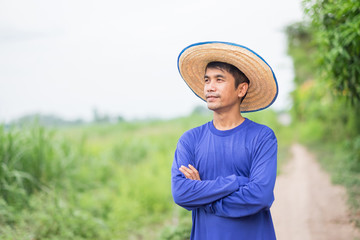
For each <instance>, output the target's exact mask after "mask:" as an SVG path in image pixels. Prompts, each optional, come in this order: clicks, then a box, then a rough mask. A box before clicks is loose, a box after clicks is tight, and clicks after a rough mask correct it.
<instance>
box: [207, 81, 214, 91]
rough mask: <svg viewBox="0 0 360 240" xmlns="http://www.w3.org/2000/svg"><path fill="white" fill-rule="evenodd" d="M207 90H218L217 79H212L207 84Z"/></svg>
mask: <svg viewBox="0 0 360 240" xmlns="http://www.w3.org/2000/svg"><path fill="white" fill-rule="evenodd" d="M205 88H206V91H207V92H214V91H215V90H216V87H215V81H210V82H209V83H208V84H206V85H205Z"/></svg>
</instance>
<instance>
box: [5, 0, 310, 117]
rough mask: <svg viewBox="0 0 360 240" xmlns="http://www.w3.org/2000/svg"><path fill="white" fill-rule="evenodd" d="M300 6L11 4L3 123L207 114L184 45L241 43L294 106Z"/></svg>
mask: <svg viewBox="0 0 360 240" xmlns="http://www.w3.org/2000/svg"><path fill="white" fill-rule="evenodd" d="M302 16H303V14H302V9H301V1H300V0H273V1H267V0H253V1H245V0H234V1H232V0H219V1H217V0H206V1H205V0H181V1H177V0H176V1H175V0H173V1H169V0H167V1H166V0H155V1H154V0H152V1H145V0H143V1H119V0H117V1H115V0H102V1H89V0H78V1H77V0H61V1H50V0H11V1H1V2H0V122H4V121H5V122H7V121H10V120H12V119H14V118H17V117H20V116H22V115H24V114H29V113H44V114H56V115H59V116H61V117H64V118H66V119H75V118H83V119H85V120H90V119H91V118H92V114H93V109H94V108H96V109H98V111H99V112H100V113H107V114H110V115H121V116H123V117H125V118H127V119H132V118H146V117H159V118H168V117H176V116H181V115H185V114H188V113H190V112H191V110H192V109H193V108H194V107H195V106H197V105H203V106H206V105H205V103H203V102H202V101H201V100H200V99H199V98H197V97H196V96H195V95H194V94H193V93H192V92H191V90H190V89H189V88H188V87H187V85H186V84H185V83H184V81H183V80H182V79H181V77H180V75H179V73H178V70H177V57H178V54H179V53H180V51H181V50H182V49H183V48H185V47H187V46H188V45H190V44H192V43H195V42H203V41H227V42H234V43H238V44H241V45H245V46H247V47H249V48H250V49H252V50H254V51H255V52H257V53H258V54H260V55H261V56H262V57H263V58H264V59H265V60H266V61H267V62H268V63H269V65H270V66H271V67H272V68H273V70H274V72H275V75H276V77H277V79H278V83H279V88H280V92H279V96H278V99H277V102H276V103H275V104H273V106H272V107H271V108H273V109H283V108H286V107H289V106H290V101H289V100H290V99H289V96H288V94H289V92H290V91H291V90H292V86H293V83H292V78H293V70H292V62H291V59H290V58H289V57H288V56H287V55H286V36H285V33H284V28H285V27H286V26H287V25H288V24H291V23H294V22H296V21H300V20H302Z"/></svg>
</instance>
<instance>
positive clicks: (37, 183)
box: [0, 111, 289, 240]
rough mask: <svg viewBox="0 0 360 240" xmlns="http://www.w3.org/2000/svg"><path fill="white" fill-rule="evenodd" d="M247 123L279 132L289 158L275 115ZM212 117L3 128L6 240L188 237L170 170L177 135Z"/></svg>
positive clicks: (0, 222) (0, 209) (0, 217)
mask: <svg viewBox="0 0 360 240" xmlns="http://www.w3.org/2000/svg"><path fill="white" fill-rule="evenodd" d="M247 117H249V118H250V119H254V120H256V121H258V122H262V123H265V124H268V125H269V126H270V127H272V128H273V129H274V130H275V132H276V133H277V135H278V139H279V149H280V151H279V156H285V155H284V154H283V152H286V151H285V149H286V146H288V144H289V141H288V140H285V137H284V138H282V137H279V136H282V135H283V136H285V135H286V134H287V132H286V131H284V130H283V128H282V127H281V125H279V124H278V123H277V120H276V115H275V114H274V113H273V112H271V111H267V112H266V111H265V112H264V113H263V114H253V115H247ZM210 119H211V116H201V115H192V116H189V117H184V118H178V119H172V120H167V121H161V120H153V121H138V122H133V123H128V122H122V123H118V124H98V125H84V126H80V127H79V126H78V127H67V128H60V129H56V130H50V129H46V128H43V127H40V126H38V125H36V124H35V125H33V126H28V127H24V128H13V129H9V130H5V129H4V128H0V160H1V162H0V163H1V165H0V166H1V168H0V194H1V195H0V235H1V236H2V237H1V239H59V240H60V239H62V240H66V239H173V240H174V239H187V238H189V234H190V228H191V215H190V212H188V211H186V210H184V209H182V208H180V207H178V206H176V205H175V204H174V203H173V200H172V196H171V182H170V169H171V165H172V161H173V156H174V151H175V148H176V143H177V141H178V139H179V137H180V136H181V135H182V134H183V133H184V132H185V131H186V130H188V129H190V128H192V127H196V126H199V125H201V124H203V123H205V122H207V121H209V120H210ZM282 139H284V141H283V140H282ZM280 162H281V160H280Z"/></svg>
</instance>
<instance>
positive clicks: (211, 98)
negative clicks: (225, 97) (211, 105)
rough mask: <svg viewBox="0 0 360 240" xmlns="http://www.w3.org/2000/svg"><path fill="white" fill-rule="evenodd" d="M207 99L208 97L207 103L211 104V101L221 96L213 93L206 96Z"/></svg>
mask: <svg viewBox="0 0 360 240" xmlns="http://www.w3.org/2000/svg"><path fill="white" fill-rule="evenodd" d="M205 97H206V101H208V102H211V101H213V100H215V99H217V98H219V97H220V95H219V94H213V93H212V94H206V95H205Z"/></svg>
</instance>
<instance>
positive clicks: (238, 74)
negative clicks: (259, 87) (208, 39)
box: [205, 62, 250, 103]
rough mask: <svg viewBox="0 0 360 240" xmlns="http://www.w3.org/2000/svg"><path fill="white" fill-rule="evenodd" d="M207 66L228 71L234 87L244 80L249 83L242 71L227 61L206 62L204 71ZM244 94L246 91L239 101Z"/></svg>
mask: <svg viewBox="0 0 360 240" xmlns="http://www.w3.org/2000/svg"><path fill="white" fill-rule="evenodd" d="M208 68H215V69H220V70H224V71H227V72H228V73H230V74H231V75H232V76H233V77H234V79H235V89H236V88H237V87H238V86H239V85H240V83H244V82H246V83H247V84H249V83H250V81H249V79H248V78H247V77H246V75H245V74H244V73H243V72H242V71H240V70H239V69H238V68H237V67H235V66H234V65H231V64H229V63H225V62H210V63H208V65H206V68H205V71H206V70H207V69H208ZM246 94H247V92H246V93H245V95H244V97H242V98H241V100H240V103H242V101H243V100H244V98H245V97H246Z"/></svg>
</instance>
